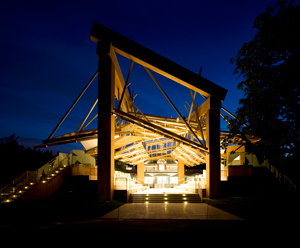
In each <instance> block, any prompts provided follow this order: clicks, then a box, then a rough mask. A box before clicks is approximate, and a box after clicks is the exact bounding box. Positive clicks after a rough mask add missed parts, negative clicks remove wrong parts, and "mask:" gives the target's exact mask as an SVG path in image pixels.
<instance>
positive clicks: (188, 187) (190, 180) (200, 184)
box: [176, 176, 206, 199]
mask: <svg viewBox="0 0 300 248" xmlns="http://www.w3.org/2000/svg"><path fill="white" fill-rule="evenodd" d="M176 188H177V189H180V190H184V191H188V192H192V193H199V194H200V192H199V191H201V194H202V189H205V188H206V180H205V179H204V178H201V177H199V176H193V177H186V180H185V181H184V182H183V183H182V184H180V185H179V186H177V187H176ZM201 199H202V196H201Z"/></svg>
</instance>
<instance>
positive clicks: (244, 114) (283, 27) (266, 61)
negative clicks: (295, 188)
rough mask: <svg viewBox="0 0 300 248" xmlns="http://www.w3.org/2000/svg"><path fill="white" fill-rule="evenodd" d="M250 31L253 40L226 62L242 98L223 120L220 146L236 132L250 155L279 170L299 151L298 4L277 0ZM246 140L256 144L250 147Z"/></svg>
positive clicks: (227, 141)
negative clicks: (224, 135)
mask: <svg viewBox="0 0 300 248" xmlns="http://www.w3.org/2000/svg"><path fill="white" fill-rule="evenodd" d="M253 28H255V29H257V34H256V35H255V36H254V38H253V40H252V41H250V42H248V43H245V44H244V45H243V46H242V48H241V49H240V50H239V51H238V53H237V57H236V58H235V59H231V62H232V63H233V64H235V71H234V74H236V75H238V76H239V77H241V78H242V81H241V82H240V83H239V84H238V89H240V90H243V92H244V98H243V99H241V100H240V101H239V108H238V109H237V112H236V117H237V119H233V118H228V121H229V125H228V129H229V130H230V131H231V133H232V134H231V135H230V136H228V137H227V138H226V139H224V140H223V145H227V144H228V143H232V142H233V140H234V137H236V136H237V135H238V134H239V135H240V137H241V138H242V139H243V140H244V142H246V149H247V151H248V152H249V153H254V154H256V155H257V157H258V158H259V161H262V159H263V158H267V159H268V160H269V162H270V163H271V164H272V165H274V166H276V167H277V168H279V169H282V168H283V167H282V165H283V164H285V165H286V164H291V163H295V161H296V159H295V156H296V155H298V154H299V148H300V138H299V116H300V115H299V113H300V104H299V103H300V95H299V87H300V82H299V81H300V80H299V72H300V67H299V64H300V31H299V30H300V5H297V6H294V5H293V1H291V2H289V3H287V1H285V0H280V1H279V2H278V3H277V4H276V5H275V6H274V7H267V9H266V11H265V12H264V13H263V14H261V15H259V16H257V18H256V19H255V21H254V26H253ZM244 124H245V125H244ZM248 137H258V138H260V141H258V142H256V143H254V144H252V143H251V142H250V141H249V139H248ZM297 153H298V154H297Z"/></svg>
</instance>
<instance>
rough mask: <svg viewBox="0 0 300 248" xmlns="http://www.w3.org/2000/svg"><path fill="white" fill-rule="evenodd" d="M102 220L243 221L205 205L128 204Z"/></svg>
mask: <svg viewBox="0 0 300 248" xmlns="http://www.w3.org/2000/svg"><path fill="white" fill-rule="evenodd" d="M101 218H102V219H111V218H113V219H153V220H157V219H172V220H175V219H186V220H187V219H188V220H242V219H241V218H239V217H237V216H235V215H232V214H230V213H227V212H225V211H222V210H220V209H217V208H215V207H212V206H209V205H207V204H205V203H186V204H185V203H167V204H165V203H148V204H146V203H127V204H125V205H123V206H121V207H120V208H119V209H115V210H113V211H112V212H110V213H108V214H106V215H104V216H102V217H101Z"/></svg>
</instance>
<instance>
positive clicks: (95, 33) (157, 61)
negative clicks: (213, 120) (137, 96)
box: [90, 22, 227, 101]
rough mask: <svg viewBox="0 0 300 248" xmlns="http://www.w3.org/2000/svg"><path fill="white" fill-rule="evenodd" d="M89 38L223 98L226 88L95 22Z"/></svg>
mask: <svg viewBox="0 0 300 248" xmlns="http://www.w3.org/2000/svg"><path fill="white" fill-rule="evenodd" d="M90 38H91V40H92V41H94V42H96V43H97V42H98V41H100V40H107V41H110V42H112V44H113V46H114V48H115V51H116V52H117V53H118V54H120V55H122V56H124V57H126V58H128V59H130V60H133V61H134V62H136V63H138V64H140V65H142V66H144V67H146V68H149V69H151V70H152V71H155V72H157V73H159V74H161V75H163V76H165V77H167V78H169V79H171V80H173V81H175V82H177V83H179V84H181V85H183V86H185V87H187V88H189V89H191V90H194V91H196V92H198V93H200V94H202V95H204V96H207V97H209V96H210V95H214V96H216V98H218V99H220V101H223V100H224V99H225V96H226V94H227V90H226V89H224V88H222V87H221V86H219V85H217V84H215V83H213V82H211V81H209V80H207V79H205V78H203V77H201V76H199V75H198V74H196V73H194V72H192V71H190V70H188V69H186V68H184V67H182V66H180V65H178V64H177V63H175V62H173V61H171V60H169V59H167V58H165V57H163V56H161V55H159V54H157V53H155V52H153V51H151V50H150V49H148V48H146V47H144V46H142V45H140V44H138V43H136V42H134V41H132V40H130V39H128V38H126V37H125V36H123V35H121V34H119V33H117V32H115V31H113V30H111V29H109V28H107V27H105V26H103V25H101V24H99V23H97V22H94V24H93V27H92V30H91V33H90Z"/></svg>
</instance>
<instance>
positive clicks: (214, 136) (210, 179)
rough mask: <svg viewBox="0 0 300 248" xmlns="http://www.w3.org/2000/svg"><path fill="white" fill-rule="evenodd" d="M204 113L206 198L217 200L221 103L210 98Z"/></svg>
mask: <svg viewBox="0 0 300 248" xmlns="http://www.w3.org/2000/svg"><path fill="white" fill-rule="evenodd" d="M208 100H209V110H208V111H207V113H206V145H207V147H208V151H209V154H208V155H207V156H206V196H207V197H208V198H217V197H218V196H219V195H220V185H221V175H220V164H221V161H220V155H221V154H220V152H221V151H220V108H221V101H220V100H219V99H214V98H213V97H210V98H209V99H208Z"/></svg>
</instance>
